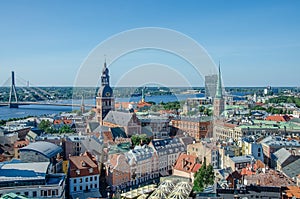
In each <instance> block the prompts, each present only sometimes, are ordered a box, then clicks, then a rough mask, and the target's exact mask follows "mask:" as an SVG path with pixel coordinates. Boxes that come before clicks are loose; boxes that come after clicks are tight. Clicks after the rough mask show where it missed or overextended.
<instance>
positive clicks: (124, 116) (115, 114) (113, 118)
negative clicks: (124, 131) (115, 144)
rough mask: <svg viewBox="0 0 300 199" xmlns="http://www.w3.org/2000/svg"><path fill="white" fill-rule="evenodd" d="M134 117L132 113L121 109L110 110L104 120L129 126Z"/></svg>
mask: <svg viewBox="0 0 300 199" xmlns="http://www.w3.org/2000/svg"><path fill="white" fill-rule="evenodd" d="M131 118H132V113H126V112H120V111H109V112H108V114H107V115H106V117H105V118H104V120H103V121H104V122H109V123H113V124H117V125H120V126H127V125H128V123H129V121H130V120H131Z"/></svg>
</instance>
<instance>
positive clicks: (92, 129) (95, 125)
mask: <svg viewBox="0 0 300 199" xmlns="http://www.w3.org/2000/svg"><path fill="white" fill-rule="evenodd" d="M88 125H89V129H90V130H91V132H95V131H94V130H95V129H96V128H97V127H99V126H100V124H99V122H89V123H88Z"/></svg>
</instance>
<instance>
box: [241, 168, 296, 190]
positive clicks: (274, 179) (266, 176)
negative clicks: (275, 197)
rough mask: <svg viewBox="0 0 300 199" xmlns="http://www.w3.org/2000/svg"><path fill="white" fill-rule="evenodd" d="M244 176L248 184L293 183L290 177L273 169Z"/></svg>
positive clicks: (286, 184) (276, 184) (275, 185)
mask: <svg viewBox="0 0 300 199" xmlns="http://www.w3.org/2000/svg"><path fill="white" fill-rule="evenodd" d="M244 178H245V179H247V182H248V184H257V185H260V186H273V187H281V186H289V185H294V183H293V182H292V181H291V179H289V178H287V177H286V176H284V175H283V174H281V173H279V172H277V171H275V170H267V171H266V172H265V173H264V172H261V173H256V174H255V175H251V176H245V177H244Z"/></svg>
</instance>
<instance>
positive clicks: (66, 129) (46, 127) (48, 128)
mask: <svg viewBox="0 0 300 199" xmlns="http://www.w3.org/2000/svg"><path fill="white" fill-rule="evenodd" d="M38 128H39V129H41V130H43V131H44V132H45V133H48V134H55V133H59V134H65V133H74V132H75V130H74V129H72V128H71V127H70V126H68V125H63V126H62V127H61V128H59V129H58V130H57V129H55V128H53V126H52V124H51V122H50V121H49V120H42V121H41V122H40V124H39V125H38Z"/></svg>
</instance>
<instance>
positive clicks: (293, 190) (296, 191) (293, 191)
mask: <svg viewBox="0 0 300 199" xmlns="http://www.w3.org/2000/svg"><path fill="white" fill-rule="evenodd" d="M284 192H285V196H287V197H288V198H292V197H293V196H295V198H300V187H297V186H287V189H286V190H285V191H284Z"/></svg>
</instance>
